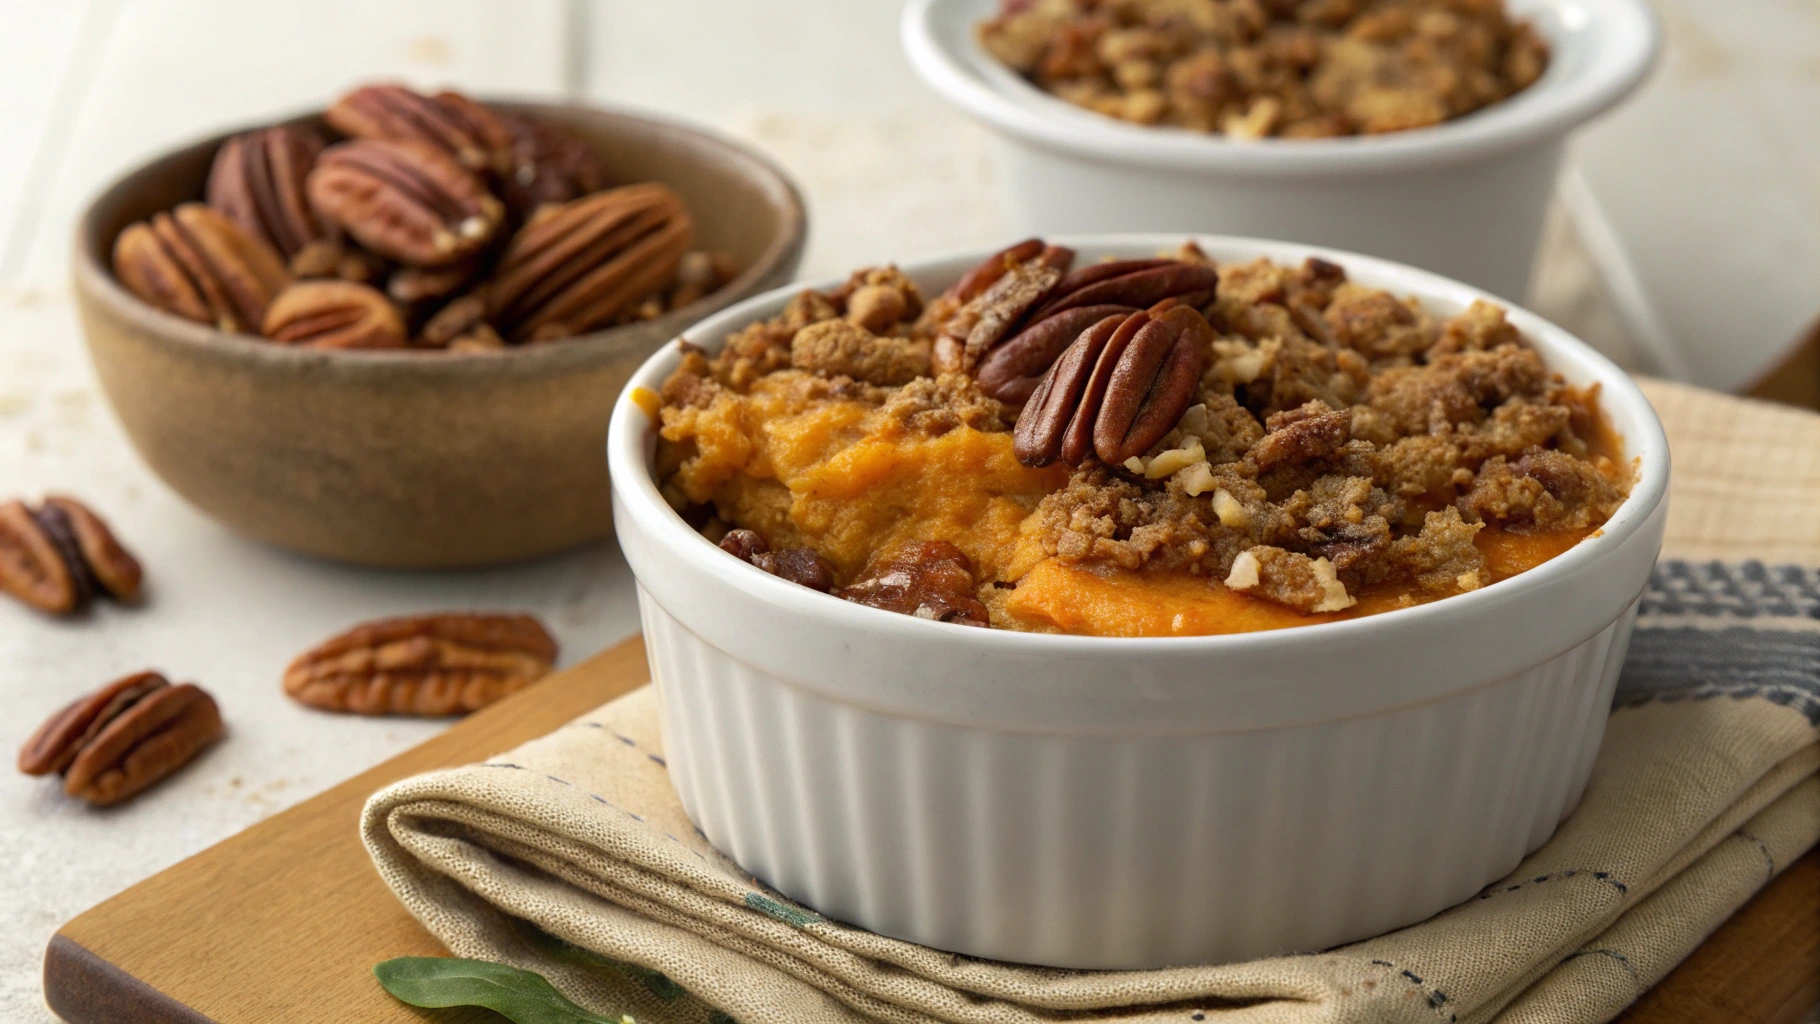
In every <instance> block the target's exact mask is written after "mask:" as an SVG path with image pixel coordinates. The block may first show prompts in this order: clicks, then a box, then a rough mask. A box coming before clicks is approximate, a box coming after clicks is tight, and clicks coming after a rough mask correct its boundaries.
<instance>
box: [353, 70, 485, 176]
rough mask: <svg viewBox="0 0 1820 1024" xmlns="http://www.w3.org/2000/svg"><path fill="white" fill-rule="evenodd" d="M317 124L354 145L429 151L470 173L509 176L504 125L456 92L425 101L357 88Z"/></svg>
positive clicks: (402, 90)
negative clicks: (394, 143)
mask: <svg viewBox="0 0 1820 1024" xmlns="http://www.w3.org/2000/svg"><path fill="white" fill-rule="evenodd" d="M323 118H324V119H325V120H327V121H328V122H329V124H330V125H332V126H334V128H335V130H336V131H339V132H341V133H342V134H343V135H351V136H353V137H354V138H357V139H403V140H407V141H411V142H422V143H426V144H428V145H431V146H435V147H436V148H437V149H440V150H442V151H443V152H445V153H447V154H448V155H449V156H451V157H454V158H455V160H456V162H457V163H459V164H461V166H463V167H466V168H467V169H468V170H470V171H475V172H479V173H487V174H499V175H504V174H507V173H509V172H510V171H511V170H512V133H511V131H510V130H509V129H508V128H507V127H506V124H505V122H504V121H503V120H501V119H500V116H499V115H498V114H496V113H494V112H493V111H492V110H491V109H489V108H488V107H486V106H483V105H482V104H479V103H476V102H475V101H473V100H471V99H469V98H468V97H466V96H464V95H462V94H461V93H458V92H452V91H443V92H439V93H437V94H435V95H434V96H425V95H424V94H423V93H420V92H417V91H416V90H414V89H411V88H408V87H406V86H402V85H368V86H362V87H361V88H359V89H355V90H354V91H353V92H350V93H348V94H347V95H346V96H343V97H342V98H341V99H339V100H336V101H335V105H334V106H332V107H330V108H329V109H328V110H326V111H324V112H323Z"/></svg>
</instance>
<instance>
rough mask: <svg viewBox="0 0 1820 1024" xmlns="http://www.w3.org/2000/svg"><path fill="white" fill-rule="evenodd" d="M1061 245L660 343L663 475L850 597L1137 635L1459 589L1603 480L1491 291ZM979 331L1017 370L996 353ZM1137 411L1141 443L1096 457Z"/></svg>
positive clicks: (771, 556) (1564, 395)
mask: <svg viewBox="0 0 1820 1024" xmlns="http://www.w3.org/2000/svg"><path fill="white" fill-rule="evenodd" d="M1072 264H1073V253H1072V252H1069V251H1068V250H1066V249H1060V248H1058V247H1054V246H1047V247H1045V246H1042V245H1041V244H1040V243H1036V242H1034V241H1033V242H1032V243H1025V244H1024V245H1022V246H1014V247H1012V248H1011V249H1008V250H1006V251H1005V252H1002V253H999V254H995V256H994V257H992V258H991V259H989V260H987V261H986V262H985V263H983V264H981V267H980V268H978V269H976V271H975V272H973V273H971V274H969V275H967V277H966V278H963V280H962V281H961V282H958V283H957V284H956V285H955V286H953V287H951V288H950V289H949V290H948V291H947V292H945V293H943V294H942V295H940V296H935V297H925V296H924V295H923V294H922V292H921V290H920V289H919V288H918V287H917V286H916V284H915V283H913V282H912V281H911V280H909V279H908V278H907V277H905V276H904V275H903V274H902V273H900V272H899V271H898V270H897V269H896V268H893V267H886V268H876V269H869V270H863V271H860V272H857V273H855V274H854V275H853V277H852V278H851V279H850V280H849V281H848V282H846V283H845V284H844V285H842V286H841V287H839V288H836V289H834V290H833V291H831V292H826V293H820V292H814V291H805V292H802V293H800V294H799V295H797V296H796V297H795V298H793V299H792V300H791V301H790V303H789V304H788V306H787V307H786V308H785V309H784V311H783V312H782V313H780V314H779V315H777V316H775V317H773V318H771V319H769V320H765V321H762V322H759V323H754V324H751V325H749V326H747V327H745V328H743V329H741V330H740V331H738V332H736V333H734V334H733V335H731V336H730V337H729V338H728V339H727V342H726V345H725V346H724V348H723V349H722V350H721V351H720V352H719V353H717V354H715V355H713V356H710V355H708V354H707V353H705V352H703V351H701V350H699V349H688V350H686V351H685V354H684V356H683V360H682V364H681V366H680V367H679V368H678V369H677V370H676V371H675V372H674V373H673V374H672V375H671V377H670V378H669V380H668V381H666V382H665V384H664V387H663V401H664V404H663V407H662V409H661V410H660V420H661V430H660V442H659V447H658V463H657V474H658V479H659V483H660V487H661V489H662V491H663V493H664V495H665V497H666V499H667V500H669V501H670V502H671V504H672V505H673V506H674V507H675V508H677V510H678V511H679V512H681V513H682V514H683V515H684V516H685V517H686V518H687V519H689V521H690V522H691V523H693V524H695V525H696V526H697V527H698V528H699V529H700V530H701V531H702V532H703V533H704V534H705V535H706V536H708V537H709V538H710V539H711V540H715V541H717V542H720V543H721V544H722V546H723V547H726V548H727V549H728V550H729V551H731V552H733V553H734V554H735V555H737V556H738V557H741V558H743V559H745V560H747V561H751V562H753V564H756V565H759V566H760V567H761V568H766V569H767V571H771V572H774V573H777V574H779V575H782V576H784V577H785V578H787V579H794V580H796V581H798V582H803V583H804V585H809V586H813V587H814V589H818V590H824V591H828V592H831V593H832V594H834V595H835V596H837V597H842V598H845V599H847V600H852V601H857V602H859V603H864V604H871V605H873V606H875V607H882V608H888V609H891V610H896V611H902V612H906V613H908V614H915V615H920V616H923V617H927V618H935V619H940V620H943V621H949V622H957V623H962V624H969V625H990V626H992V627H997V628H1009V629H1021V630H1034V631H1047V632H1074V633H1089V634H1097V635H1123V636H1146V635H1190V634H1197V633H1219V632H1237V631H1244V630H1252V629H1267V628H1277V627H1280V626H1288V625H1298V624H1303V623H1307V622H1318V621H1327V620H1329V619H1332V618H1336V617H1350V616H1355V615H1360V614H1370V613H1373V612H1380V611H1386V610H1391V609H1394V608H1398V607H1405V606H1408V605H1411V604H1417V603H1422V602H1426V601H1431V600H1435V599H1439V598H1444V597H1447V596H1450V595H1454V594H1459V593H1463V592H1466V591H1471V590H1476V589H1478V588H1480V587H1482V586H1485V585H1488V584H1490V583H1493V582H1496V581H1497V580H1499V579H1502V578H1505V577H1507V576H1510V575H1514V574H1516V573H1518V572H1521V571H1524V570H1525V569H1528V568H1531V567H1533V566H1534V565H1536V564H1539V563H1540V562H1542V561H1545V560H1546V559H1548V558H1550V557H1553V556H1554V555H1555V554H1558V553H1560V552H1561V551H1564V550H1566V548H1568V547H1571V546H1572V545H1573V544H1574V543H1576V542H1577V541H1579V540H1580V539H1581V538H1583V537H1585V536H1587V535H1589V534H1591V533H1592V532H1593V531H1594V530H1596V529H1597V528H1599V527H1600V526H1601V525H1603V524H1604V523H1605V521H1606V520H1607V519H1608V518H1610V516H1611V515H1612V514H1613V512H1614V511H1615V510H1616V509H1617V507H1618V506H1619V505H1620V504H1621V503H1622V502H1623V500H1624V498H1625V497H1626V495H1627V494H1628V492H1629V488H1630V484H1631V478H1632V467H1631V465H1630V464H1629V463H1626V462H1623V461H1620V459H1619V458H1618V457H1617V456H1618V454H1619V450H1620V447H1621V443H1620V442H1619V441H1618V440H1617V439H1616V438H1614V437H1613V436H1612V435H1611V434H1610V431H1609V429H1608V428H1607V427H1606V425H1605V423H1604V420H1603V418H1602V416H1601V413H1600V411H1599V407H1598V401H1597V397H1598V396H1597V388H1596V386H1595V387H1592V388H1576V387H1573V386H1571V385H1569V384H1567V383H1565V382H1564V381H1563V380H1562V379H1561V378H1560V377H1559V376H1558V375H1557V374H1554V373H1552V372H1550V371H1549V369H1548V368H1547V367H1546V365H1544V363H1543V361H1542V359H1541V357H1540V356H1539V355H1538V353H1537V352H1536V351H1535V349H1533V348H1532V347H1531V346H1530V345H1529V344H1528V342H1527V341H1526V340H1525V339H1524V338H1523V337H1522V335H1521V333H1520V332H1519V331H1518V330H1517V329H1516V328H1515V327H1514V326H1513V325H1512V324H1511V323H1510V322H1509V321H1508V320H1507V319H1506V317H1505V313H1504V310H1503V309H1501V308H1500V307H1498V306H1496V305H1493V304H1491V303H1487V302H1483V301H1480V302H1475V303H1474V304H1473V305H1471V306H1470V307H1469V308H1467V309H1465V310H1464V311H1462V312H1460V313H1458V314H1457V315H1453V316H1440V315H1437V314H1435V313H1433V312H1431V311H1429V310H1427V309H1425V308H1424V307H1423V306H1422V305H1421V304H1420V303H1419V302H1417V301H1416V300H1414V299H1411V298H1401V297H1398V296H1395V295H1392V294H1391V293H1389V292H1385V291H1382V290H1379V289H1375V288H1370V287H1367V286H1364V285H1360V284H1357V283H1355V282H1352V281H1350V280H1348V279H1347V276H1346V273H1345V270H1344V269H1343V268H1341V267H1339V266H1336V265H1334V264H1332V263H1327V262H1325V261H1322V260H1318V259H1310V260H1308V261H1307V262H1306V263H1304V264H1303V265H1301V266H1294V267H1292V266H1282V265H1278V264H1275V263H1271V262H1269V261H1267V260H1263V259H1258V260H1254V261H1251V262H1249V263H1239V264H1222V265H1218V266H1215V265H1214V264H1213V262H1212V261H1211V260H1209V259H1208V258H1207V257H1206V256H1205V255H1203V254H1202V253H1201V252H1200V251H1199V250H1198V249H1197V248H1195V247H1194V246H1193V245H1192V244H1190V245H1186V246H1184V247H1183V248H1182V249H1180V250H1178V251H1175V252H1172V253H1169V254H1166V255H1163V256H1159V257H1158V258H1156V259H1151V260H1128V261H1106V262H1101V263H1097V264H1084V265H1082V266H1080V267H1078V268H1072V269H1070V268H1071V267H1072ZM1185 266H1186V267H1195V268H1201V269H1199V270H1197V272H1196V273H1192V274H1189V273H1184V272H1183V268H1184V267H1185ZM1058 268H1059V271H1058ZM1207 269H1211V270H1212V271H1213V272H1214V273H1217V280H1218V283H1217V288H1214V289H1211V290H1209V289H1208V288H1206V287H1205V285H1206V284H1207V282H1208V281H1210V280H1211V279H1212V276H1213V275H1212V274H1209V273H1207V272H1206V270H1207ZM1033 281H1035V282H1037V286H1032V283H1031V282H1033ZM1045 282H1046V283H1045ZM1159 292H1162V293H1166V294H1162V295H1161V297H1159ZM1083 322H1087V323H1089V326H1087V327H1084V328H1080V327H1078V325H1079V324H1081V323H1083ZM1057 325H1060V326H1059V327H1058V326H1057ZM1077 328H1078V329H1077ZM1121 338H1122V339H1124V340H1122V341H1121V340H1120V339H1121ZM1058 339H1059V340H1058ZM945 343H946V344H945ZM1095 346H1100V347H1097V348H1096V347H1095ZM943 351H946V352H947V353H948V355H947V356H942V355H939V353H942V352H943ZM1094 352H1097V353H1099V355H1098V356H1095V357H1094V358H1087V357H1088V356H1089V355H1091V354H1092V353H1094ZM995 360H996V361H998V362H999V363H1001V364H1003V363H1015V364H1016V365H1017V366H1018V367H1020V368H1021V369H1020V372H1024V373H1026V375H1027V376H1028V375H1040V382H1039V383H1038V384H1037V386H1036V387H1035V389H1034V391H1031V389H1029V388H1028V387H1027V386H1020V385H1018V384H1017V383H1016V382H1015V381H1012V382H1010V383H1002V382H1001V383H993V380H994V379H993V378H990V375H983V376H982V375H981V373H980V368H981V367H982V366H984V365H987V364H990V363H993V362H994V361H995ZM944 361H946V362H947V363H948V365H944V366H942V367H941V369H942V372H937V364H940V363H943V362H944ZM1033 367H1034V373H1033V372H1032V368H1033ZM1071 367H1084V369H1079V370H1075V369H1071ZM1071 373H1074V374H1076V377H1078V379H1079V381H1081V382H1084V383H1082V384H1081V386H1079V387H1075V386H1074V385H1073V384H1071V383H1070V381H1073V380H1075V379H1076V377H1070V376H1069V375H1070V374H1071ZM1004 396H1010V397H1009V399H1007V398H1006V397H1004ZM1172 402H1173V403H1177V404H1173V405H1172V404H1170V403H1172ZM1045 410H1047V411H1045ZM1058 410H1059V413H1060V414H1061V418H1059V419H1057V418H1056V414H1057V411H1058ZM1045 416H1047V417H1049V419H1048V420H1044V422H1040V423H1037V422H1034V421H1037V420H1042V419H1043V417H1045ZM1121 417H1123V418H1121ZM1108 420H1113V421H1116V422H1114V424H1113V426H1114V428H1115V429H1112V430H1111V431H1110V433H1107V428H1106V423H1107V422H1108ZM1051 421H1053V422H1051ZM1146 424H1152V425H1154V426H1153V428H1151V429H1152V434H1151V435H1149V436H1154V437H1155V440H1154V441H1153V442H1151V443H1148V444H1145V445H1144V446H1143V447H1142V448H1141V449H1136V450H1140V451H1142V452H1143V454H1140V455H1134V456H1129V457H1125V458H1122V459H1119V460H1116V461H1115V460H1109V459H1108V458H1106V457H1103V453H1105V452H1106V451H1108V449H1107V448H1106V447H1105V445H1106V444H1107V443H1113V444H1114V445H1115V447H1116V445H1117V444H1126V445H1129V444H1131V443H1132V438H1133V437H1137V436H1138V435H1139V433H1141V431H1142V430H1143V429H1146ZM1088 427H1093V428H1094V432H1093V436H1092V437H1091V438H1088V437H1087V430H1088ZM1042 429H1050V430H1053V431H1061V432H1063V433H1064V434H1066V435H1067V436H1072V437H1076V438H1087V440H1085V441H1083V442H1079V443H1076V444H1075V446H1074V448H1073V449H1072V451H1073V457H1068V456H1063V457H1056V456H1055V455H1053V454H1052V453H1053V452H1055V451H1058V450H1060V451H1064V452H1066V451H1069V450H1070V448H1069V445H1068V444H1062V445H1060V446H1059V448H1058V446H1055V445H1051V446H1049V447H1047V448H1044V449H1042V452H1043V453H1044V454H1041V455H1036V456H1033V455H1032V454H1031V452H1032V451H1034V450H1036V449H1033V448H1031V447H1030V446H1028V445H1023V444H1021V443H1020V442H1019V440H1018V438H1019V437H1023V436H1025V435H1026V434H1028V433H1030V432H1032V431H1036V432H1040V431H1041V430H1042ZM1107 438H1111V442H1108V441H1107ZM1083 444H1084V445H1085V447H1082V445H1083ZM1095 445H1098V447H1095ZM1123 450H1125V449H1119V450H1118V451H1119V453H1122V451H1123Z"/></svg>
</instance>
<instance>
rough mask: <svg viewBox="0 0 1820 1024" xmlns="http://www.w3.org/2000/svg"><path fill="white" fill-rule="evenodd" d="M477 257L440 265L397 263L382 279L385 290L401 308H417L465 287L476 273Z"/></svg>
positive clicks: (477, 271)
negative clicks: (393, 270) (389, 274)
mask: <svg viewBox="0 0 1820 1024" xmlns="http://www.w3.org/2000/svg"><path fill="white" fill-rule="evenodd" d="M480 265H481V260H480V259H479V258H476V257H470V258H468V259H465V260H462V261H460V262H459V263H450V264H448V265H447V266H442V267H399V268H398V270H397V271H396V272H394V273H393V274H392V276H391V277H389V278H387V279H386V283H385V292H386V294H387V295H390V296H391V297H392V298H393V300H394V301H396V302H397V303H398V304H399V305H401V306H403V307H404V308H405V309H421V308H423V307H425V306H427V305H431V304H434V303H435V302H436V301H437V300H438V299H446V298H448V297H449V296H451V295H456V294H458V293H460V292H463V291H466V290H467V288H468V285H469V284H471V283H472V282H473V281H474V278H476V277H478V276H479V275H480Z"/></svg>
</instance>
